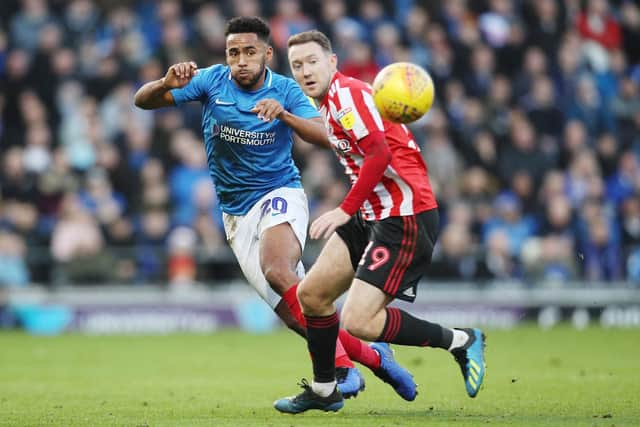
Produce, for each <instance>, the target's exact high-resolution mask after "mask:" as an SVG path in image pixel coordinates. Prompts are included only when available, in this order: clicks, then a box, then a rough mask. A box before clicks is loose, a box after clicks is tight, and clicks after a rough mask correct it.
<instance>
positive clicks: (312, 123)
mask: <svg viewBox="0 0 640 427" xmlns="http://www.w3.org/2000/svg"><path fill="white" fill-rule="evenodd" d="M280 120H282V121H283V122H285V123H286V124H287V125H288V126H289V127H290V128H291V129H293V131H294V132H295V134H296V135H297V136H298V137H300V139H303V140H304V141H306V142H309V143H311V144H314V145H320V146H322V147H325V148H331V143H330V142H329V137H328V136H327V128H326V127H325V125H324V122H323V121H322V119H321V118H320V117H317V118H313V119H303V118H302V117H298V116H296V115H293V114H291V113H289V112H288V111H285V112H284V113H283V117H281V118H280Z"/></svg>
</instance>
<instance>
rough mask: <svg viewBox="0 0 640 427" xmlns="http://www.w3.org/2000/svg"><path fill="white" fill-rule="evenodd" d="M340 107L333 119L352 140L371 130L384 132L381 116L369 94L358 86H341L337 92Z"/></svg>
mask: <svg viewBox="0 0 640 427" xmlns="http://www.w3.org/2000/svg"><path fill="white" fill-rule="evenodd" d="M337 97H338V102H339V104H340V109H339V110H338V111H337V112H336V113H335V117H334V118H335V120H336V122H337V123H339V124H340V126H342V129H344V131H345V132H346V133H347V134H348V135H349V137H350V138H351V139H352V140H354V141H359V140H361V139H362V138H364V137H366V136H367V135H369V134H370V133H371V132H373V131H381V132H384V124H383V122H382V117H381V116H380V113H379V112H378V110H377V108H376V106H375V103H374V102H373V97H372V96H371V94H370V93H369V92H368V91H366V90H364V89H363V88H360V87H342V88H340V89H338V93H337Z"/></svg>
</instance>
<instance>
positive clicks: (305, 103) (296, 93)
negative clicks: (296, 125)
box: [285, 82, 320, 119]
mask: <svg viewBox="0 0 640 427" xmlns="http://www.w3.org/2000/svg"><path fill="white" fill-rule="evenodd" d="M286 100H287V101H286V102H287V105H286V107H285V110H287V111H288V112H290V113H291V114H295V115H296V116H298V117H302V118H304V119H313V118H315V117H320V113H319V112H318V109H317V108H316V106H315V105H314V103H313V101H312V100H311V99H309V98H307V97H306V96H305V94H304V93H303V92H302V89H300V86H298V84H297V83H295V82H291V83H290V84H289V89H288V91H287V98H286Z"/></svg>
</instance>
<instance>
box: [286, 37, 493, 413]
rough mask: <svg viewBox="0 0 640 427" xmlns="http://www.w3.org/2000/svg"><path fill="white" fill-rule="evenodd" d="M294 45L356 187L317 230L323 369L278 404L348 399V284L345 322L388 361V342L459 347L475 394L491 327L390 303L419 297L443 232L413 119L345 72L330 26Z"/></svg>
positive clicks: (310, 285)
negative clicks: (344, 340) (383, 110)
mask: <svg viewBox="0 0 640 427" xmlns="http://www.w3.org/2000/svg"><path fill="white" fill-rule="evenodd" d="M288 46H289V50H288V57H289V65H290V66H291V71H292V73H293V77H294V78H295V79H296V81H297V82H298V84H299V85H300V87H301V88H302V90H303V91H304V92H305V94H306V95H307V96H311V97H312V98H314V99H315V100H316V102H317V103H318V106H319V107H318V108H319V110H320V114H321V116H322V117H323V119H324V121H325V125H326V127H327V132H328V135H329V141H330V142H331V145H332V148H333V150H334V151H335V153H336V154H337V155H338V158H339V160H340V162H341V163H342V164H343V165H344V167H345V172H346V174H347V175H348V176H349V178H350V180H351V183H352V187H351V190H350V191H349V192H348V194H347V195H346V197H345V199H344V201H343V202H342V203H341V205H340V206H339V207H337V208H335V209H333V210H331V211H329V212H327V213H325V214H324V215H322V216H320V217H319V218H318V219H316V220H315V221H314V222H313V224H312V225H311V228H310V232H309V236H310V237H311V238H316V239H317V238H329V240H328V241H327V243H326V245H325V247H324V248H323V250H322V252H321V253H320V255H319V257H318V259H317V261H316V263H315V264H314V265H313V267H312V268H311V270H310V271H309V273H308V274H307V276H306V277H305V278H304V279H303V280H302V282H301V283H300V285H299V287H298V299H299V300H300V304H301V306H302V311H303V313H304V315H305V318H306V323H307V343H308V347H309V352H310V353H311V356H312V362H313V376H314V377H313V381H312V383H311V384H308V383H307V382H306V380H305V381H303V383H302V384H301V385H302V387H303V389H304V390H303V391H302V393H300V394H299V395H297V396H294V397H288V398H283V399H280V400H278V401H276V402H275V407H276V409H277V410H279V411H281V412H287V413H299V412H304V411H306V410H309V409H320V410H324V411H337V410H339V409H340V408H342V406H343V400H342V396H340V392H339V390H338V389H337V388H336V381H335V368H334V361H333V356H332V355H333V353H334V351H335V341H336V339H335V337H336V336H337V335H338V328H339V320H338V315H337V313H336V308H335V304H334V301H335V300H336V299H337V298H338V297H339V296H340V295H341V294H343V293H344V292H346V291H347V289H348V290H349V292H348V295H347V298H346V301H345V304H344V307H343V309H342V325H343V327H344V328H345V329H346V330H347V331H348V332H350V333H351V334H353V335H354V336H356V337H358V338H362V339H365V340H370V341H379V342H378V343H375V344H374V348H376V350H377V351H378V352H379V353H380V354H381V355H382V366H383V367H384V366H385V359H386V358H390V357H391V350H390V348H389V346H388V344H386V343H394V344H401V345H410V346H428V347H437V348H442V349H445V350H447V351H449V352H451V353H452V354H453V356H454V358H455V360H456V361H457V363H458V364H459V366H460V368H461V370H462V375H463V377H464V381H465V386H466V390H467V393H468V395H469V396H470V397H475V396H476V395H477V393H478V391H479V389H480V386H481V385H482V382H483V379H484V373H485V364H484V334H483V333H482V332H481V331H480V330H479V329H472V328H464V329H449V328H445V327H442V326H440V325H438V324H436V323H432V322H428V321H426V320H423V319H419V318H417V317H415V316H412V315H411V314H409V313H407V312H406V311H404V310H401V309H398V308H392V307H387V305H388V304H389V303H390V302H391V301H393V300H394V299H395V298H398V299H401V300H405V301H410V302H411V301H413V300H414V299H415V295H416V285H417V283H418V280H419V279H420V278H421V277H422V275H423V274H424V273H425V270H426V268H427V266H428V265H429V263H430V262H431V254H432V251H433V247H434V245H435V242H436V238H437V233H438V210H437V203H436V199H435V197H434V195H433V191H432V190H431V185H430V184H429V178H428V175H427V167H426V165H425V163H424V160H423V159H422V156H421V154H420V149H419V147H418V146H417V144H416V142H415V140H414V138H413V136H412V134H411V132H410V131H409V129H408V128H407V127H406V126H405V125H402V124H398V123H392V122H389V121H386V120H383V119H382V118H381V116H380V114H379V112H378V111H377V109H376V107H375V104H374V101H373V97H372V95H371V87H370V86H369V85H368V84H366V83H364V82H362V81H360V80H357V79H354V78H351V77H347V76H345V75H343V74H341V73H340V72H339V71H337V58H336V55H335V54H334V53H333V51H332V48H331V43H330V41H329V39H328V38H327V37H326V36H325V35H324V34H323V33H321V32H319V31H316V30H313V31H307V32H304V33H300V34H296V35H294V36H292V37H291V38H290V39H289V42H288ZM383 379H384V378H383ZM405 386H407V387H408V389H407V390H406V393H411V392H413V393H414V394H413V397H415V389H413V391H412V390H411V389H410V384H407V385H405V384H397V387H398V388H400V391H399V393H400V394H402V392H403V391H402V390H403V388H404V387H405ZM407 400H413V399H407Z"/></svg>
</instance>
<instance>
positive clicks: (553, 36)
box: [0, 0, 640, 286]
mask: <svg viewBox="0 0 640 427" xmlns="http://www.w3.org/2000/svg"><path fill="white" fill-rule="evenodd" d="M0 12H1V13H0V16H1V20H0V82H1V83H0V85H1V87H0V111H1V115H0V137H1V141H2V143H1V148H0V164H1V165H2V167H1V169H0V286H1V285H16V286H19V285H25V284H28V283H31V282H40V283H45V284H47V283H54V284H58V283H69V282H82V283H94V282H105V281H115V282H118V283H145V282H161V281H167V280H168V281H170V282H171V283H188V282H189V281H191V280H194V279H198V280H205V281H210V280H215V279H222V278H225V277H227V276H229V275H232V274H234V271H235V270H234V268H232V267H231V266H232V265H233V258H232V256H231V254H230V252H229V249H228V248H227V245H226V242H225V241H224V232H223V229H222V224H221V218H220V211H219V208H218V206H217V202H216V197H215V191H214V187H213V185H212V183H211V181H210V178H209V173H208V170H207V167H206V158H205V153H204V150H203V147H202V142H201V136H200V107H199V106H198V105H190V106H187V107H184V108H181V109H178V108H168V109H162V110H157V111H153V112H150V111H143V110H140V109H137V108H135V107H134V106H133V94H134V93H135V91H136V89H137V88H138V87H140V85H141V84H143V83H144V82H147V81H149V80H152V79H157V78H160V77H162V76H163V75H164V73H165V71H166V69H167V67H168V66H169V65H171V64H173V63H176V62H179V61H185V60H195V61H196V62H197V63H198V64H199V65H200V66H203V67H204V66H208V65H210V64H213V63H221V62H224V45H225V39H224V34H223V31H224V24H225V20H226V19H228V18H229V17H231V16H237V15H260V16H264V17H265V18H267V19H268V21H269V23H270V24H271V27H272V36H273V45H274V47H275V51H276V55H275V57H274V61H273V63H272V64H271V67H272V68H273V69H275V70H277V71H279V72H281V73H284V74H289V70H288V66H287V63H286V41H287V38H288V36H289V35H291V34H294V33H296V32H299V31H303V30H307V29H312V28H318V29H320V30H322V31H324V32H326V33H327V34H328V35H330V37H331V39H332V41H333V43H334V48H335V50H336V53H337V54H338V57H339V68H340V69H341V71H343V72H344V73H345V74H348V75H352V76H355V77H358V78H361V79H363V80H366V81H372V79H373V77H374V76H375V74H376V73H377V71H378V70H379V69H380V68H381V67H383V66H385V65H387V64H389V63H391V62H396V61H411V62H415V63H417V64H420V65H422V66H423V67H425V68H426V69H427V70H429V72H430V73H431V75H432V77H433V79H434V82H435V85H436V92H437V100H436V103H435V105H434V107H433V108H432V110H431V111H430V112H429V113H428V114H427V115H426V116H425V117H424V118H423V119H421V120H419V121H418V122H416V123H414V124H412V125H411V128H412V130H413V132H414V134H415V136H416V138H417V139H418V142H419V144H420V147H421V149H422V153H423V155H424V158H425V160H426V162H427V164H428V166H429V171H430V176H431V180H432V184H433V186H434V189H435V192H436V195H437V197H438V202H439V204H440V207H441V210H440V211H441V222H442V224H441V233H440V239H439V243H438V245H437V248H436V252H435V254H434V262H433V265H432V268H431V272H430V277H431V278H434V279H442V280H466V281H472V280H475V281H484V280H491V279H505V280H511V279H517V280H523V281H524V282H525V283H539V282H541V281H550V282H554V283H564V282H566V281H572V280H587V281H602V282H615V281H623V280H626V281H627V283H632V284H634V283H635V284H638V283H640V95H639V86H640V7H639V6H638V4H637V2H634V1H623V0H619V1H606V0H587V1H579V0H513V1H510V0H484V1H483V0H479V1H477V0H474V1H471V0H447V1H435V0H431V1H429V0H423V1H418V0H399V1H395V2H391V1H382V0H363V1H354V0H316V1H302V0H266V1H256V0H228V1H199V0H183V1H178V0H159V1H150V0H139V1H118V0H109V1H107V0H70V1H61V0H48V1H47V0H22V1H15V0H14V1H11V0H8V1H2V2H1V3H0ZM294 157H295V160H296V162H297V164H298V166H299V167H300V169H301V173H302V178H303V185H304V186H305V188H306V190H307V192H308V195H309V197H310V203H311V216H312V218H315V217H317V216H318V215H319V214H320V213H322V212H324V211H326V210H327V209H329V208H332V207H335V206H336V205H337V204H338V203H339V202H340V201H341V200H342V197H343V195H344V194H345V191H346V189H347V185H348V184H347V183H346V182H345V180H344V178H343V177H342V175H343V173H342V171H341V170H340V167H339V165H338V163H337V162H336V161H335V159H334V158H333V154H332V153H330V152H327V151H322V150H320V149H317V148H315V147H312V146H310V145H297V146H296V147H295V149H294Z"/></svg>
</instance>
